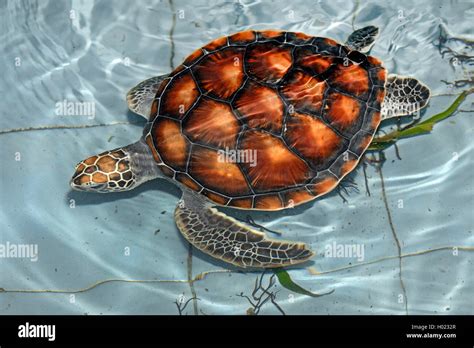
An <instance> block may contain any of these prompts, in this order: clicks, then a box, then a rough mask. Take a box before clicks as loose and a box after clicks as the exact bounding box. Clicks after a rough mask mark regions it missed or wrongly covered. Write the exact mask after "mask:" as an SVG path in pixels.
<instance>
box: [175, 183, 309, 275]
mask: <svg viewBox="0 0 474 348" xmlns="http://www.w3.org/2000/svg"><path fill="white" fill-rule="evenodd" d="M175 219H176V224H177V226H178V228H179V230H180V231H181V233H182V234H183V236H184V238H186V239H187V240H188V241H189V242H190V243H191V244H192V245H193V246H194V247H196V248H197V249H199V250H201V251H203V252H204V253H206V254H209V255H210V256H212V257H215V258H218V259H221V260H223V261H225V262H228V263H231V264H233V265H235V266H238V267H243V268H246V267H256V268H274V267H282V266H289V265H295V264H298V263H302V262H305V261H307V260H308V259H310V258H311V257H312V256H313V255H314V254H313V252H312V251H311V250H310V249H308V248H307V246H306V245H305V244H303V243H296V242H290V241H284V240H276V239H269V238H266V236H265V234H264V233H262V232H259V231H256V230H254V229H252V228H250V227H247V226H246V225H244V224H242V223H240V222H238V221H237V220H235V219H233V218H231V217H229V216H227V215H225V214H223V213H221V212H218V211H217V210H216V209H215V208H212V206H211V204H210V203H208V202H206V201H204V200H203V198H201V197H200V196H198V195H197V194H194V193H192V192H189V191H187V190H186V189H184V192H183V197H182V199H181V200H180V201H179V203H178V206H177V208H176V211H175Z"/></svg>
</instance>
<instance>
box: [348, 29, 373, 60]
mask: <svg viewBox="0 0 474 348" xmlns="http://www.w3.org/2000/svg"><path fill="white" fill-rule="evenodd" d="M378 34H379V28H377V27H374V26H373V25H369V26H368V27H364V28H362V29H359V30H356V31H354V32H353V33H352V34H351V35H349V37H348V38H347V41H346V46H347V47H349V48H350V49H351V50H354V51H359V52H364V53H365V52H368V51H369V50H370V48H371V47H372V46H373V44H374V42H375V39H376V38H377V35H378Z"/></svg>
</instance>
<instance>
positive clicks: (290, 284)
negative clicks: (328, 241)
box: [273, 268, 334, 297]
mask: <svg viewBox="0 0 474 348" xmlns="http://www.w3.org/2000/svg"><path fill="white" fill-rule="evenodd" d="M273 272H274V273H275V274H276V276H277V278H278V281H279V282H280V284H281V285H282V286H283V287H284V288H286V289H288V290H290V291H293V292H296V293H298V294H301V295H307V296H311V297H320V296H324V295H329V294H332V293H333V292H334V290H331V291H329V292H325V293H323V294H316V293H314V292H311V291H308V290H306V289H304V288H302V287H301V286H299V285H298V284H296V283H295V282H294V281H293V280H292V279H291V277H290V275H289V274H288V272H287V271H286V270H284V269H283V268H277V269H275V270H274V271H273Z"/></svg>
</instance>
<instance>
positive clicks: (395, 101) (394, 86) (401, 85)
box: [382, 75, 431, 120]
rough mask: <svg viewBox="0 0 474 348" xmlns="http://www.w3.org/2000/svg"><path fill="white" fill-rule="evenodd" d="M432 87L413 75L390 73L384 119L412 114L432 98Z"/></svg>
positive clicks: (383, 109)
mask: <svg viewBox="0 0 474 348" xmlns="http://www.w3.org/2000/svg"><path fill="white" fill-rule="evenodd" d="M430 96H431V92H430V89H429V88H428V87H427V86H426V85H425V84H423V83H422V82H420V81H418V80H417V79H415V78H413V77H405V76H398V75H389V76H388V77H387V81H386V83H385V98H384V101H383V104H382V119H384V120H385V119H387V118H391V117H397V116H407V115H412V114H414V113H415V112H417V111H418V110H420V109H422V108H424V107H425V106H426V104H428V101H429V100H430Z"/></svg>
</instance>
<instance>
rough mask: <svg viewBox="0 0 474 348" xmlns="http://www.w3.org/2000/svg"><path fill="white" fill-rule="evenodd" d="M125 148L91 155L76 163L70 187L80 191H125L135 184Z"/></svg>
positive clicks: (128, 155)
mask: <svg viewBox="0 0 474 348" xmlns="http://www.w3.org/2000/svg"><path fill="white" fill-rule="evenodd" d="M131 163H132V162H131V160H130V154H129V152H127V151H126V148H119V149H115V150H111V151H106V152H103V153H101V154H98V155H95V156H91V157H88V158H86V159H85V160H83V161H81V162H79V163H78V164H77V165H76V171H75V173H74V175H73V176H72V179H71V187H72V188H73V189H75V190H80V191H94V192H116V191H127V190H130V189H131V188H133V187H134V186H135V184H136V177H135V174H134V172H133V167H132V164H131Z"/></svg>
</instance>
